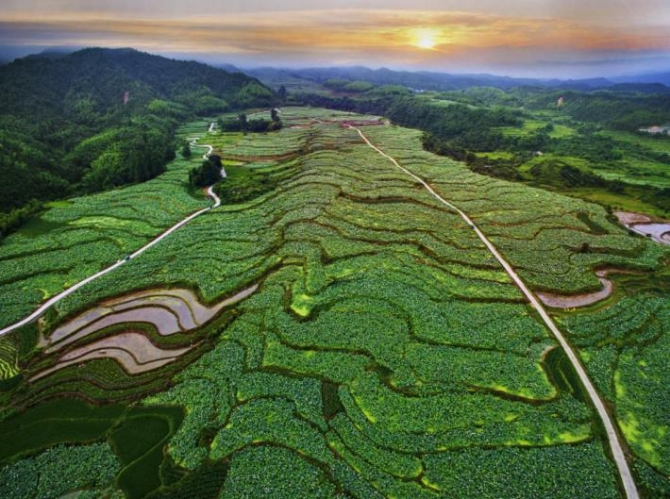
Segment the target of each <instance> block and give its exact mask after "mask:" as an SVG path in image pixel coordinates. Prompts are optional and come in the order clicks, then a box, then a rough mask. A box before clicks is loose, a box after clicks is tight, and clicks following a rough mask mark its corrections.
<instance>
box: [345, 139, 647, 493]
mask: <svg viewBox="0 0 670 499" xmlns="http://www.w3.org/2000/svg"><path fill="white" fill-rule="evenodd" d="M349 128H351V129H352V130H356V131H357V132H358V134H359V135H360V136H361V138H362V139H363V140H364V141H365V143H366V144H367V145H368V146H370V147H371V148H372V149H374V150H375V151H377V152H378V153H379V154H381V155H382V156H383V157H385V158H386V159H388V160H389V161H390V162H391V163H393V164H394V165H395V166H396V167H397V168H399V169H400V170H402V171H403V172H405V173H406V174H407V175H409V176H410V177H412V178H413V179H414V180H416V181H417V182H419V183H420V184H421V185H423V186H424V187H425V188H426V190H427V191H428V192H430V193H431V194H432V195H433V197H435V198H436V199H437V200H438V201H439V202H440V203H442V204H444V205H445V206H447V207H448V208H450V209H452V210H454V211H455V212H456V213H458V214H459V215H460V216H461V218H462V219H463V220H465V222H466V223H467V224H468V225H469V226H470V227H472V229H474V231H475V233H476V234H477V236H478V237H479V239H481V241H482V242H483V243H484V245H486V247H487V248H488V250H489V251H490V252H491V254H492V255H493V256H494V257H495V258H496V260H498V262H500V264H501V265H502V266H503V268H504V269H505V271H506V272H507V274H508V275H509V276H510V277H511V278H512V280H513V281H514V283H515V284H516V285H517V286H518V287H519V289H520V290H521V292H522V293H523V294H524V296H525V297H526V299H527V300H528V301H529V302H530V304H531V306H532V307H533V308H534V309H535V310H536V311H537V313H538V314H540V317H542V321H543V322H544V323H545V325H546V326H547V327H548V328H549V330H550V331H551V332H552V334H553V335H554V337H555V338H556V339H557V340H558V343H559V344H560V345H561V348H563V351H564V352H565V353H566V355H567V356H568V358H569V359H570V362H571V363H572V366H573V367H574V368H575V371H576V372H577V374H578V375H579V379H580V381H581V382H582V383H583V385H584V387H585V388H586V391H587V392H588V394H589V398H590V399H591V403H592V404H593V406H594V407H595V408H596V411H597V412H598V416H600V419H601V421H602V424H603V427H604V428H605V431H606V433H607V439H608V440H609V445H610V450H611V451H612V456H613V457H614V462H615V463H616V466H617V470H618V472H619V477H620V480H621V483H622V485H623V488H624V490H625V493H626V498H627V499H639V494H638V491H637V486H636V485H635V480H634V479H633V475H632V473H631V471H630V468H629V466H628V462H627V461H626V457H625V455H624V452H623V449H622V447H621V442H619V438H618V435H617V432H616V430H615V429H614V423H613V422H612V419H611V418H610V415H609V413H608V412H607V410H606V409H605V404H604V403H603V401H602V399H601V398H600V395H599V394H598V392H597V391H596V389H595V387H594V386H593V383H592V382H591V380H590V379H589V376H588V374H587V373H586V371H585V370H584V368H583V366H582V364H581V362H580V361H579V358H578V357H577V354H576V353H575V352H574V350H573V349H572V347H571V346H570V344H569V343H568V342H567V340H566V339H565V337H564V336H563V333H561V331H560V330H559V329H558V327H557V326H556V324H555V323H554V321H553V319H552V318H551V317H550V316H549V314H548V313H547V311H546V310H545V309H544V307H543V306H542V304H541V303H540V302H539V300H538V299H537V298H536V297H535V295H534V294H533V293H532V292H531V291H530V289H528V287H527V286H526V284H525V283H524V282H523V281H522V280H521V277H519V275H518V274H517V273H516V271H515V270H514V268H513V267H512V266H511V265H510V264H509V263H508V262H507V260H505V259H504V258H503V256H502V255H501V254H500V252H499V251H498V249H497V248H496V247H495V246H494V245H493V243H492V242H491V241H489V239H488V238H487V237H486V236H485V235H484V233H483V232H482V231H481V230H479V227H477V225H475V223H474V222H473V221H472V220H471V219H470V217H469V216H468V215H467V214H466V213H465V212H464V211H462V210H461V209H459V208H458V207H456V206H455V205H453V204H452V203H450V202H449V201H446V200H445V199H444V198H442V196H440V195H439V194H438V193H436V192H435V191H434V190H433V188H432V187H431V186H430V185H428V183H426V181H425V180H423V179H422V178H420V177H418V176H416V175H415V174H413V173H412V172H410V171H409V170H407V169H406V168H404V167H402V166H400V164H398V162H397V161H396V160H395V159H394V158H393V157H391V156H389V155H388V154H386V153H385V152H384V151H382V150H381V149H379V148H378V147H376V146H375V145H374V144H372V142H370V140H368V138H367V137H366V136H365V135H364V134H363V132H362V131H361V130H360V129H358V128H356V127H353V126H350V127H349Z"/></svg>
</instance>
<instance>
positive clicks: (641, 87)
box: [242, 66, 670, 93]
mask: <svg viewBox="0 0 670 499" xmlns="http://www.w3.org/2000/svg"><path fill="white" fill-rule="evenodd" d="M242 71H244V72H245V74H248V75H250V76H254V77H256V78H258V79H260V80H261V81H263V82H264V83H266V84H268V85H270V86H275V85H274V83H275V82H277V81H280V80H281V79H282V78H302V79H304V80H308V81H313V82H316V83H323V82H325V81H326V80H329V79H345V80H351V81H364V82H368V83H373V84H376V85H402V86H404V87H408V88H412V89H414V90H419V91H421V90H425V91H440V92H447V91H453V90H463V89H465V88H470V87H494V88H499V89H502V90H508V89H510V88H514V87H520V86H537V87H546V88H555V89H565V90H578V91H586V92H588V91H593V90H600V89H613V90H615V91H616V90H620V91H631V92H642V93H665V92H670V87H668V86H666V85H665V83H668V84H669V85H670V73H669V74H667V75H658V78H657V79H656V80H655V79H654V76H653V75H647V76H646V77H644V76H640V77H629V78H620V79H607V78H589V79H582V80H559V79H536V78H514V77H510V76H496V75H491V74H453V73H437V72H431V71H415V72H414V71H395V70H391V69H387V68H380V69H370V68H367V67H364V66H351V67H337V68H326V67H324V68H304V69H288V68H271V67H263V68H255V69H243V70H242ZM658 80H660V81H658Z"/></svg>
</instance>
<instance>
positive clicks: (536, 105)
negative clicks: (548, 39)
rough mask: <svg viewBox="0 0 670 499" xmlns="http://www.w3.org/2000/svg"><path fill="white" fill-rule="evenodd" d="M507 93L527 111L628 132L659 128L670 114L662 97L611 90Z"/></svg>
mask: <svg viewBox="0 0 670 499" xmlns="http://www.w3.org/2000/svg"><path fill="white" fill-rule="evenodd" d="M511 93H512V95H514V96H515V97H517V98H518V99H520V101H522V102H523V104H524V105H525V106H526V107H527V108H528V109H532V110H540V109H541V110H546V109H554V110H556V111H558V112H560V113H561V114H565V115H568V116H571V117H572V118H573V119H575V120H577V121H581V122H586V123H598V124H601V125H603V126H605V127H607V128H613V129H616V130H624V131H630V132H635V131H637V130H638V129H639V128H642V127H647V126H651V125H660V124H663V123H665V122H666V121H667V119H668V113H670V99H668V96H667V94H665V93H663V94H651V95H645V94H639V93H621V92H614V91H612V90H602V91H598V92H592V93H586V92H573V91H570V92H557V91H555V90H543V89H537V88H519V89H515V90H513V91H512V92H511ZM560 98H562V99H561V104H560V105H559V104H558V103H559V99H560Z"/></svg>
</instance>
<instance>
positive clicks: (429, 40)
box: [416, 35, 437, 50]
mask: <svg viewBox="0 0 670 499" xmlns="http://www.w3.org/2000/svg"><path fill="white" fill-rule="evenodd" d="M435 45H437V43H436V42H435V38H433V37H432V36H431V35H423V36H422V37H421V38H419V39H418V40H417V41H416V46H417V47H419V48H421V49H426V50H433V49H434V48H435Z"/></svg>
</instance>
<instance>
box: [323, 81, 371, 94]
mask: <svg viewBox="0 0 670 499" xmlns="http://www.w3.org/2000/svg"><path fill="white" fill-rule="evenodd" d="M323 86H324V87H326V88H328V89H330V90H333V91H335V92H346V93H352V94H359V93H364V92H368V91H370V90H372V89H373V88H375V86H376V85H373V84H372V83H368V82H367V81H350V80H344V79H342V78H331V79H329V80H326V81H324V82H323Z"/></svg>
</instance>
